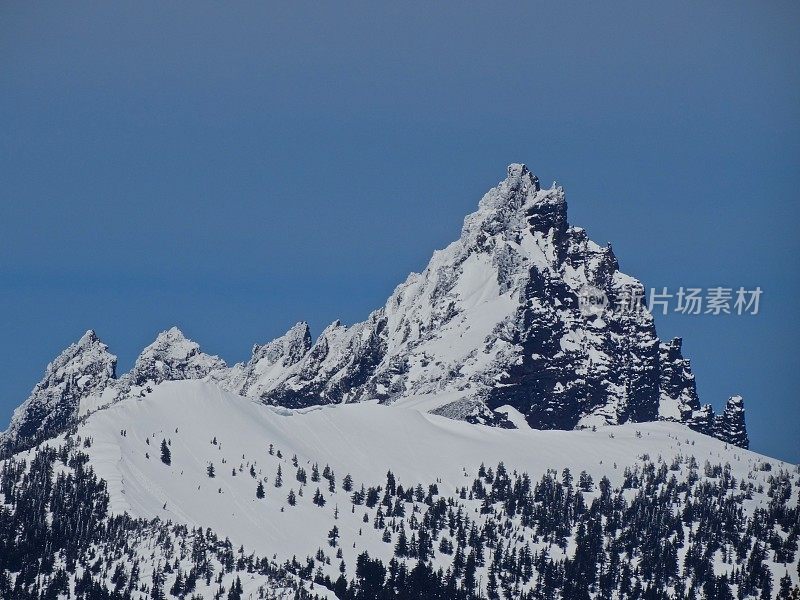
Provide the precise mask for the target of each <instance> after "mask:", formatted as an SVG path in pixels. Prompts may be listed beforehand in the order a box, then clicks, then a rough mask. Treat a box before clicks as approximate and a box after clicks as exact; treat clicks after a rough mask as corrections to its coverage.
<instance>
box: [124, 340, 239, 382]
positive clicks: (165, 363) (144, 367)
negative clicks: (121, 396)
mask: <svg viewBox="0 0 800 600" xmlns="http://www.w3.org/2000/svg"><path fill="white" fill-rule="evenodd" d="M224 367H225V361H223V360H222V359H221V358H219V357H218V356H210V355H208V354H205V353H203V352H202V351H201V350H200V345H199V344H198V343H197V342H194V341H192V340H190V339H188V338H186V336H184V335H183V332H182V331H181V330H180V329H178V328H177V327H172V328H171V329H168V330H166V331H162V332H161V333H159V334H158V336H157V337H156V339H155V341H154V342H153V343H152V344H150V345H149V346H147V347H146V348H145V349H144V350H143V351H142V353H141V354H140V355H139V357H138V358H137V359H136V363H135V364H134V366H133V370H132V371H131V372H130V374H129V376H130V382H131V383H132V384H133V385H144V384H145V383H147V382H152V383H160V382H162V381H168V380H174V379H200V378H202V377H205V376H206V375H208V374H209V373H211V372H212V371H214V370H217V369H222V368H224Z"/></svg>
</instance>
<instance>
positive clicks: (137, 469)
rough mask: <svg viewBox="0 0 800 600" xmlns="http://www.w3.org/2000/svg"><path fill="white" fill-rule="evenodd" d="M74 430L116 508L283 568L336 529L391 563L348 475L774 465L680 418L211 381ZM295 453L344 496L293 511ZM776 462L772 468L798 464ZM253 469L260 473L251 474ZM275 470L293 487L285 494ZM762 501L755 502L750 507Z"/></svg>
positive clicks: (166, 388)
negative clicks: (606, 422)
mask: <svg viewBox="0 0 800 600" xmlns="http://www.w3.org/2000/svg"><path fill="white" fill-rule="evenodd" d="M77 435H78V436H81V438H83V439H86V438H91V440H92V441H91V446H90V447H89V448H88V449H86V450H85V451H86V452H88V453H89V455H90V457H91V463H92V465H93V466H94V468H95V470H96V472H97V473H98V475H99V476H100V477H102V478H104V479H105V480H107V481H108V484H109V492H110V495H111V509H112V510H113V511H114V512H117V513H122V512H128V513H130V514H132V515H134V516H141V517H146V518H153V517H160V518H162V519H165V520H166V519H169V520H173V521H176V522H180V523H186V524H188V525H201V526H203V527H210V528H212V529H213V530H214V531H216V532H217V533H218V534H219V535H223V536H229V537H230V538H231V540H232V541H233V542H234V544H235V545H237V546H238V545H239V544H244V546H245V547H246V548H247V549H248V550H252V551H255V552H256V553H258V554H261V555H266V556H270V557H272V556H273V555H276V556H277V558H278V559H279V560H280V559H290V558H291V557H292V556H293V555H296V556H298V557H299V558H302V557H304V556H307V555H311V554H313V553H314V551H315V550H316V549H317V548H321V547H325V540H326V534H327V532H328V531H329V529H330V528H331V526H332V524H336V525H337V526H338V527H339V529H340V530H341V536H342V544H341V547H342V550H343V553H344V560H345V562H346V563H347V564H353V561H354V560H355V557H356V554H357V553H360V552H361V551H363V550H364V549H367V550H368V551H369V552H370V555H372V556H378V557H381V558H383V559H384V560H388V559H389V558H391V551H392V545H391V544H385V543H382V542H381V541H380V538H379V537H378V536H376V535H374V534H373V529H372V527H371V526H370V525H369V524H367V525H365V524H364V523H363V522H362V519H361V517H362V515H363V512H361V511H356V512H351V510H352V509H351V503H350V497H349V494H347V493H345V492H344V491H342V489H341V485H340V483H341V481H342V479H343V477H344V476H345V474H347V473H349V474H350V475H351V476H352V477H353V479H354V482H355V486H356V488H358V487H359V486H360V485H361V483H364V484H366V485H368V486H369V485H381V484H383V482H384V481H385V476H386V473H387V471H388V470H390V469H391V470H392V471H393V472H394V474H395V475H396V477H397V478H398V481H399V482H401V483H403V485H405V486H406V487H408V486H409V485H412V486H413V485H416V484H417V483H422V484H423V486H427V485H428V484H430V483H433V482H437V483H438V485H439V489H440V492H441V493H442V494H443V495H452V494H454V492H455V490H456V488H457V487H460V486H465V485H466V486H469V484H470V483H471V482H472V479H473V478H474V477H475V474H476V471H477V469H478V467H479V466H480V465H481V463H485V464H486V465H487V466H488V465H493V464H497V463H498V462H500V461H503V462H504V463H505V464H506V466H507V467H508V468H509V470H510V471H511V470H517V471H526V472H528V473H530V474H531V475H532V477H534V478H536V477H537V476H538V475H539V474H542V473H544V472H546V471H547V469H557V470H559V472H560V470H561V469H563V468H564V467H569V468H570V470H571V471H572V472H574V473H578V472H579V471H582V470H586V471H587V472H589V473H590V474H591V475H592V476H593V477H595V479H596V480H599V478H600V477H602V476H603V475H606V476H607V477H608V478H609V479H610V480H611V482H612V484H613V485H615V486H616V485H619V484H620V482H621V478H622V476H623V471H624V468H625V467H626V466H630V465H635V464H637V463H641V462H642V457H644V456H645V455H649V457H651V458H652V459H655V458H656V457H660V458H663V459H664V460H665V461H666V462H669V461H670V460H671V459H672V458H673V457H677V456H694V457H695V458H696V459H697V461H698V462H699V463H700V464H701V465H702V464H703V462H704V461H705V460H706V459H707V460H709V461H711V462H712V463H716V462H719V463H725V462H729V463H730V464H731V467H732V473H733V474H734V476H735V477H737V478H738V479H745V478H748V477H750V478H752V477H753V474H754V473H755V474H756V475H755V476H756V477H759V476H760V477H762V478H763V477H766V474H765V473H761V472H760V471H759V470H758V468H757V467H758V465H759V464H761V463H763V462H764V461H765V460H766V459H765V458H764V457H762V456H760V455H758V454H755V453H753V452H750V451H747V450H742V449H739V448H735V447H732V446H728V445H726V444H724V443H723V442H721V441H719V440H716V439H714V438H711V437H708V436H705V435H701V434H699V433H696V432H694V431H692V430H690V429H689V428H687V427H685V426H683V425H680V424H677V423H671V422H657V423H646V424H625V425H620V426H606V427H600V428H597V430H596V431H592V430H590V429H587V430H583V431H538V430H531V429H527V430H523V429H517V430H509V429H500V428H494V427H488V426H482V425H471V424H468V423H465V422H463V421H456V420H452V419H447V418H444V417H440V416H436V415H432V414H428V413H423V412H420V411H419V410H417V409H415V408H413V407H412V408H404V407H402V406H396V405H394V406H385V405H380V404H378V403H374V402H372V403H369V402H367V403H357V404H344V405H332V406H325V407H317V408H311V409H302V410H297V411H289V410H286V409H276V408H274V407H269V406H265V405H263V404H261V403H258V402H256V401H253V400H248V399H246V398H242V397H240V396H238V395H236V394H233V393H230V392H227V391H224V390H222V389H220V388H219V387H218V386H216V385H214V384H212V383H208V382H203V381H180V382H163V383H161V384H159V385H156V386H154V387H153V388H152V392H151V393H149V394H146V395H145V396H144V397H134V398H127V399H125V400H123V401H121V402H119V403H117V404H115V405H113V406H111V407H109V408H107V409H105V410H101V411H98V412H96V413H94V414H92V415H90V416H89V417H88V418H87V419H86V420H85V421H84V422H83V423H82V424H81V425H80V426H79V428H78V431H77ZM162 439H167V440H169V442H170V446H169V447H170V449H171V454H172V464H171V465H170V466H167V465H165V464H163V463H162V462H161V461H160V460H159V445H160V443H161V441H162ZM148 440H149V444H148ZM213 440H216V444H214V443H212V441H213ZM270 444H272V445H273V450H274V451H275V452H276V453H275V454H273V455H271V454H270V453H269V445H270ZM277 451H280V453H281V454H282V458H278V456H277ZM294 455H296V456H297V459H298V464H299V466H300V467H304V468H305V470H306V471H307V472H308V473H309V475H310V473H311V465H312V464H313V463H315V462H316V463H318V464H319V468H320V470H322V469H323V467H324V466H325V465H326V464H328V465H330V467H331V468H332V469H333V471H334V473H335V477H336V491H335V492H334V493H330V492H329V491H328V489H327V482H326V480H325V479H322V480H321V481H320V483H313V482H311V481H310V480H309V482H308V485H307V486H306V488H305V491H304V496H303V497H298V498H297V499H298V503H297V506H294V507H290V506H288V504H287V502H286V497H287V494H288V492H289V490H290V489H292V490H294V491H295V493H297V492H298V491H299V487H300V486H299V484H298V481H297V480H296V479H295V471H296V469H295V468H294V466H293V465H292V458H293V456H294ZM770 462H771V463H772V466H773V468H774V469H779V468H785V469H793V468H794V467H793V466H792V465H788V464H784V463H781V462H779V461H770ZM209 463H213V464H214V467H215V470H216V476H215V477H214V478H209V477H208V475H207V471H206V469H207V466H208V464H209ZM251 465H252V466H253V468H254V470H255V472H256V474H257V479H254V478H252V477H251V476H250V475H249V473H248V471H249V468H250V466H251ZM279 466H280V467H281V470H282V476H283V485H282V487H280V488H276V487H275V486H274V482H275V477H276V472H277V469H278V467H279ZM233 470H235V471H236V474H235V475H233V474H232V471H233ZM264 477H266V483H265V484H264V486H265V491H266V498H265V499H263V500H258V499H256V497H255V490H256V486H257V480H263V478H264ZM317 487H319V488H320V489H321V491H322V493H323V494H324V496H325V497H326V499H327V503H326V505H325V506H324V507H322V508H319V507H317V506H314V505H313V504H312V503H311V495H312V494H313V492H314V490H315V489H316V488H317ZM759 501H760V500H759V499H758V498H757V499H754V500H753V501H752V502H751V504H752V506H756V504H757V502H759ZM337 507H338V511H339V515H338V519H336V520H335V519H334V512H335V511H336V509H337ZM362 529H363V530H365V531H364V533H363V534H360V533H359V532H360V530H362ZM378 533H380V532H378ZM370 536H372V537H370ZM354 542H358V544H357V546H358V547H357V548H353V543H354ZM332 574H333V575H335V574H336V573H334V572H333V571H332Z"/></svg>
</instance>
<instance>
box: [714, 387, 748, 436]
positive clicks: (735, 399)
mask: <svg viewBox="0 0 800 600" xmlns="http://www.w3.org/2000/svg"><path fill="white" fill-rule="evenodd" d="M713 435H714V437H716V438H719V439H721V440H722V441H723V442H728V443H729V444H733V445H734V446H739V447H740V448H748V447H749V446H750V439H749V438H748V437H747V427H746V425H745V422H744V400H742V397H741V396H731V397H730V398H729V399H728V402H727V403H726V404H725V410H724V411H723V412H722V414H721V415H717V416H716V417H715V418H714V431H713Z"/></svg>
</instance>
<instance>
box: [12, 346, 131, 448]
mask: <svg viewBox="0 0 800 600" xmlns="http://www.w3.org/2000/svg"><path fill="white" fill-rule="evenodd" d="M116 366H117V357H116V356H114V355H113V354H111V353H110V352H108V347H107V346H106V345H105V344H103V343H102V342H101V341H100V340H99V339H98V338H97V335H96V334H95V332H94V331H87V332H86V333H85V334H84V335H83V337H81V338H80V340H78V341H77V342H76V343H74V344H71V345H70V346H69V347H68V348H67V349H66V350H64V351H63V352H62V353H61V354H59V355H58V357H57V358H56V359H55V360H53V362H51V363H50V364H49V365H47V368H46V369H45V372H44V376H43V377H42V380H41V381H40V382H39V383H37V384H36V386H35V387H34V388H33V391H31V395H30V396H29V397H28V399H27V400H25V402H23V403H22V404H21V405H20V406H19V407H18V408H17V409H16V410H15V411H14V415H13V416H12V418H11V424H10V425H9V428H8V430H6V431H5V433H3V434H2V437H0V455H4V454H8V453H11V452H13V451H16V450H17V449H20V448H29V447H31V446H34V445H36V444H38V443H39V442H41V441H43V440H46V439H49V438H51V437H53V436H55V435H58V434H59V433H61V432H62V431H64V430H65V429H67V428H69V427H70V426H72V425H74V424H75V422H76V419H77V415H78V406H79V404H80V401H81V399H83V398H85V397H88V396H90V395H92V394H94V393H97V392H100V391H102V390H103V389H104V388H105V387H106V386H107V385H108V384H109V382H111V381H113V379H114V377H115V376H116Z"/></svg>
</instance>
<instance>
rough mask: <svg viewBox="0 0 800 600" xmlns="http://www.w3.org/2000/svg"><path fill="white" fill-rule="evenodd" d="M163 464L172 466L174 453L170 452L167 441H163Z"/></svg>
mask: <svg viewBox="0 0 800 600" xmlns="http://www.w3.org/2000/svg"><path fill="white" fill-rule="evenodd" d="M161 462H162V463H164V464H165V465H171V464H172V452H170V450H169V446H168V445H167V440H161Z"/></svg>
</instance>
